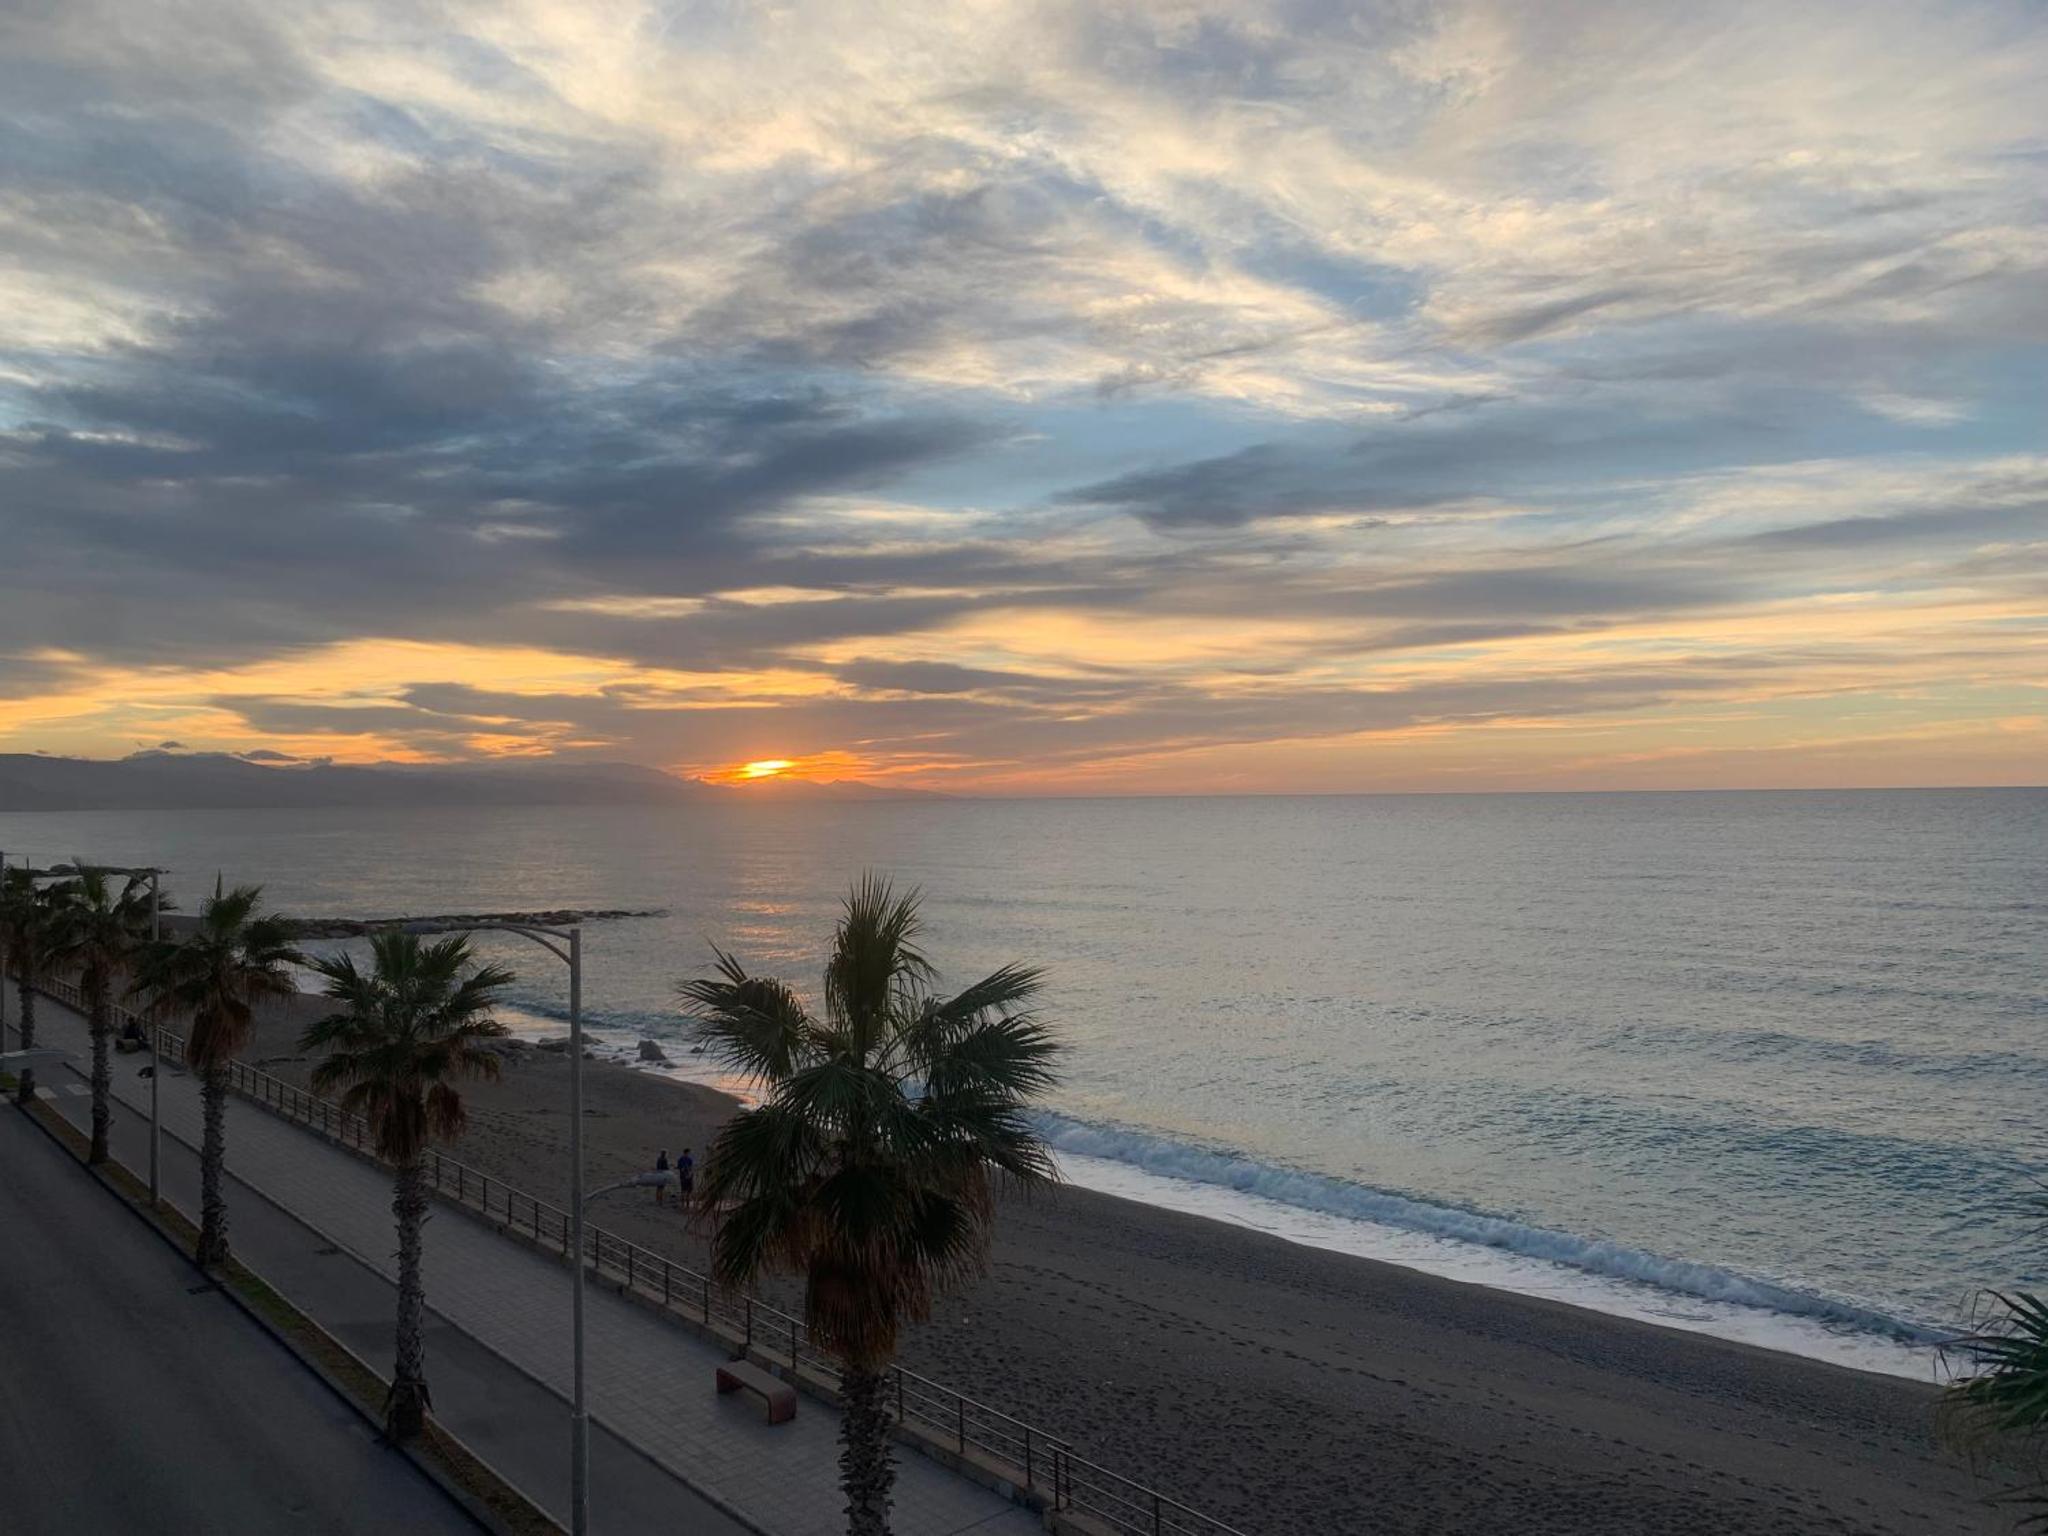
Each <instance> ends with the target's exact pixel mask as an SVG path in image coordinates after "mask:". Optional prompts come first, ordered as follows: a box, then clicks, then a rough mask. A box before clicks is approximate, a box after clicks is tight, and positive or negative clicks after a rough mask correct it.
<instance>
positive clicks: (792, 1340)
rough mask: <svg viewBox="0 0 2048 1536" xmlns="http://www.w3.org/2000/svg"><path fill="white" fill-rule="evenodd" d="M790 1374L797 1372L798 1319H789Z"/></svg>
mask: <svg viewBox="0 0 2048 1536" xmlns="http://www.w3.org/2000/svg"><path fill="white" fill-rule="evenodd" d="M789 1374H790V1375H792V1376H794V1375H795V1374H796V1319H795V1318H793V1317H792V1318H791V1319H790V1320H789Z"/></svg>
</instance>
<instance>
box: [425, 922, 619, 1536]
mask: <svg viewBox="0 0 2048 1536" xmlns="http://www.w3.org/2000/svg"><path fill="white" fill-rule="evenodd" d="M398 926H399V927H400V928H401V929H402V930H403V931H404V932H406V933H483V932H492V933H516V934H518V935H519V936H520V937H521V938H522V939H528V940H531V941H532V942H533V943H535V944H538V945H539V946H540V947H541V948H542V949H544V950H546V951H547V952H548V953H549V954H551V955H553V956H554V957H555V958H556V959H557V960H559V961H561V962H562V963H563V964H564V965H566V966H568V967H569V1226H570V1241H571V1242H572V1243H573V1244H574V1246H575V1249H576V1257H575V1260H574V1262H572V1263H571V1264H570V1265H569V1275H570V1286H571V1290H570V1296H571V1302H570V1307H571V1311H572V1315H573V1318H574V1321H573V1323H572V1327H573V1329H574V1331H575V1371H574V1377H573V1383H574V1392H573V1397H572V1399H571V1402H572V1406H571V1410H570V1416H569V1511H570V1524H569V1529H570V1532H571V1536H589V1531H590V1414H589V1411H588V1409H587V1407H586V1406H585V1403H584V1393H583V1207H584V1205H585V1204H586V1201H585V1199H584V1195H583V929H582V928H581V926H577V927H573V928H541V927H537V926H533V925H530V924H526V923H449V924H442V923H402V924H399V925H398ZM599 1193H600V1194H602V1193H604V1191H602V1190H600V1191H599Z"/></svg>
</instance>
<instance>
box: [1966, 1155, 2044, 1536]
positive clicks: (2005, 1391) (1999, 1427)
mask: <svg viewBox="0 0 2048 1536" xmlns="http://www.w3.org/2000/svg"><path fill="white" fill-rule="evenodd" d="M2030 1203H2031V1204H2032V1205H2033V1207H2034V1208H2035V1209H2036V1210H2037V1211H2039V1212H2040V1213H2041V1214H2043V1215H2048V1196H2040V1197H2036V1198H2034V1199H2033V1200H2032V1201H2031V1202H2030ZM1985 1299H1986V1300H1987V1301H1988V1302H1989V1303H1990V1307H1991V1313H1990V1316H1989V1317H1988V1319H1986V1320H1985V1321H1984V1322H1983V1325H1982V1326H1980V1327H1979V1328H1977V1330H1976V1331H1975V1332H1974V1333H1972V1334H1970V1335H1969V1336H1968V1337H1965V1338H1962V1339H1959V1340H1957V1341H1956V1342H1955V1343H1954V1344H1952V1345H1949V1346H1947V1348H1948V1349H1949V1350H1951V1351H1953V1352H1955V1353H1957V1354H1960V1355H1962V1356H1963V1357H1964V1358H1965V1359H1967V1360H1970V1361H1971V1362H1972V1363H1973V1364H1974V1365H1975V1366H1976V1367H1977V1373H1976V1374H1975V1375H1972V1376H1959V1377H1958V1379H1957V1380H1956V1381H1954V1382H1953V1383H1952V1384H1951V1385H1950V1386H1949V1388H1948V1390H1947V1391H1946V1392H1945V1393H1944V1394H1943V1395H1942V1402H1941V1413H1940V1427H1941V1431H1942V1438H1943V1439H1944V1440H1946V1441H1947V1442H1949V1444H1951V1445H1953V1446H1955V1447H1956V1448H1958V1449H1960V1450H1963V1451H1965V1452H1967V1453H1969V1454H1970V1455H1971V1456H1972V1457H1973V1458H1974V1457H1979V1456H1999V1455H2004V1456H2006V1457H2007V1458H2008V1459H2012V1460H2017V1461H2019V1462H2020V1463H2021V1464H2022V1465H2026V1466H2030V1467H2031V1468H2032V1469H2033V1471H2034V1473H2035V1474H2036V1476H2037V1478H2039V1476H2040V1474H2041V1472H2042V1470H2043V1462H2044V1460H2048V1298H2043V1297H2041V1296H2038V1295H2035V1294H2034V1293H2033V1292H2030V1291H2012V1292H2004V1291H1990V1292H1987V1293H1986V1297H1985ZM2001 1497H2002V1498H2003V1499H2005V1500H2007V1501H2009V1502H2012V1503H2016V1504H2019V1505H2022V1506H2027V1507H2030V1508H2031V1509H2032V1511H2033V1512H2032V1513H2031V1514H2029V1515H2027V1516H2026V1517H2025V1518H2024V1519H2022V1520H2021V1521H2020V1524H2021V1525H2022V1526H2023V1527H2025V1528H2027V1529H2030V1530H2043V1531H2048V1478H2044V1479H2041V1480H2039V1481H2037V1482H2036V1483H2035V1484H2034V1485H2033V1486H2031V1487H2022V1488H2020V1489H2019V1490H2017V1491H2016V1492H2013V1493H2010V1494H2005V1495H2002V1496H2001Z"/></svg>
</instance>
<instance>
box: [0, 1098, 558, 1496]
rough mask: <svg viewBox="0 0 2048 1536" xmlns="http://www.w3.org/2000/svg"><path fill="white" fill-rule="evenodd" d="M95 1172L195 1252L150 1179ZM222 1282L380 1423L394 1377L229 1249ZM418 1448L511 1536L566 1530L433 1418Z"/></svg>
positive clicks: (53, 1115) (57, 1132)
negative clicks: (155, 1201) (153, 1193)
mask: <svg viewBox="0 0 2048 1536" xmlns="http://www.w3.org/2000/svg"><path fill="white" fill-rule="evenodd" d="M28 1112H29V1113H30V1114H32V1115H34V1116H35V1117H36V1119H37V1120H38V1121H39V1122H40V1123H41V1124H42V1126H43V1128H44V1129H45V1130H47V1131H49V1133H50V1134H51V1135H52V1136H53V1137H55V1138H56V1140H57V1141H58V1142H60V1143H61V1144H62V1145H63V1146H64V1147H65V1148H66V1149H67V1150H69V1151H70V1152H71V1154H72V1155H73V1156H74V1157H76V1158H77V1159H78V1160H79V1161H80V1162H81V1163H82V1162H84V1161H85V1160H86V1158H87V1156H88V1155H89V1154H90V1152H91V1150H92V1141H91V1138H90V1137H88V1136H87V1135H86V1134H85V1132H83V1131H81V1130H79V1129H78V1127H76V1126H74V1125H73V1124H72V1123H71V1122H70V1121H69V1120H67V1119H65V1118H64V1116H63V1115H61V1114H59V1113H58V1112H57V1111H56V1110H54V1109H52V1108H51V1107H50V1106H49V1105H47V1104H45V1103H43V1102H41V1101H40V1100H38V1101H37V1102H36V1103H34V1104H32V1105H31V1106H29V1111H28ZM97 1171H98V1172H99V1174H100V1176H101V1177H102V1178H103V1179H104V1180H105V1181H106V1183H107V1184H108V1185H109V1186H110V1187H111V1188H112V1189H113V1190H114V1192H115V1193H116V1194H118V1195H119V1196H120V1197H121V1198H122V1199H124V1200H126V1201H127V1202H128V1203H129V1204H130V1205H132V1206H134V1207H135V1208H136V1209H137V1210H138V1211H140V1212H141V1213H142V1215H143V1216H144V1217H145V1218H147V1219H148V1220H150V1221H152V1222H154V1223H155V1224H156V1225H157V1226H158V1227H159V1228H160V1229H161V1230H162V1231H163V1232H164V1233H165V1234H166V1235H167V1236H169V1237H170V1238H171V1239H172V1240H173V1241H174V1242H176V1244H177V1245H178V1247H179V1248H180V1249H181V1250H182V1251H183V1252H184V1253H185V1254H186V1255H187V1256H188V1257H189V1256H190V1255H192V1254H193V1253H195V1252H197V1251H198V1247H199V1229H198V1228H197V1227H196V1226H194V1225H193V1224H192V1222H191V1221H190V1220H189V1219H188V1218H187V1217H186V1216H185V1214H184V1212H182V1211H180V1210H178V1209H177V1208H176V1207H174V1206H172V1205H170V1204H168V1203H165V1204H159V1205H157V1206H156V1207H155V1208H154V1209H152V1207H151V1204H150V1199H149V1186H148V1184H146V1183H145V1182H144V1181H143V1180H141V1179H139V1178H137V1177H136V1176H135V1175H134V1174H133V1173H131V1172H130V1171H129V1170H128V1169H127V1168H126V1167H124V1166H123V1165H122V1164H120V1163H118V1162H113V1161H108V1162H104V1163H101V1164H99V1165H98V1169H97ZM219 1279H220V1281H221V1283H222V1284H224V1285H226V1286H227V1287H229V1288H230V1289H232V1290H233V1292H234V1293H235V1295H236V1296H237V1297H238V1298H239V1299H240V1300H241V1301H242V1302H244V1303H245V1304H247V1306H248V1307H249V1308H250V1310H251V1311H254V1312H255V1313H257V1314H258V1315H259V1316H261V1317H262V1318H263V1319H264V1321H266V1322H268V1323H269V1324H270V1326H271V1327H272V1328H274V1329H276V1330H277V1332H278V1333H280V1334H281V1335H283V1336H284V1338H285V1340H286V1341H287V1342H288V1343H289V1344H290V1345H291V1347H292V1348H293V1349H294V1350H296V1351H297V1352H298V1353H299V1354H300V1355H301V1356H303V1357H305V1358H307V1359H309V1360H311V1361H312V1362H313V1363H314V1364H315V1365H317V1366H318V1367H319V1368H320V1370H322V1371H323V1372H325V1373H326V1375H327V1377H328V1379H329V1380H331V1381H333V1382H334V1383H335V1385H336V1386H337V1387H339V1388H340V1389H341V1390H342V1391H343V1392H345V1393H346V1394H347V1395H348V1396H349V1397H350V1398H351V1399H353V1400H354V1401H355V1403H356V1404H357V1406H358V1407H360V1408H361V1409H362V1410H363V1412H364V1413H365V1414H366V1415H367V1416H368V1417H369V1418H370V1420H371V1421H372V1422H373V1423H382V1422H383V1418H384V1399H385V1395H386V1394H387V1393H388V1392H389V1390H390V1383H389V1382H387V1381H386V1380H385V1379H384V1378H383V1377H382V1376H379V1375H378V1374H377V1373H376V1372H375V1371H373V1370H371V1369H370V1368H369V1367H368V1366H367V1365H365V1364H364V1363H363V1361H362V1360H361V1358H360V1357H358V1356H357V1355H356V1354H355V1352H354V1351H353V1350H351V1349H349V1347H348V1346H347V1345H345V1344H343V1343H342V1342H341V1341H340V1340H339V1339H337V1338H335V1337H334V1336H333V1335H332V1334H330V1333H329V1332H328V1331H327V1330H326V1329H324V1328H322V1327H321V1326H320V1325H319V1324H318V1323H317V1322H315V1321H314V1320H313V1319H312V1318H310V1317H308V1316H307V1315H306V1314H305V1313H303V1312H301V1311H300V1310H299V1309H298V1308H297V1307H295V1306H293V1305H292V1304H291V1302H290V1301H288V1300H286V1299H285V1297H284V1295H283V1293H282V1292H280V1291H278V1290H277V1289H276V1288H275V1287H274V1286H272V1285H271V1284H270V1283H269V1282H268V1281H266V1280H264V1279H263V1278H262V1277H260V1276H259V1275H257V1274H256V1273H255V1272H254V1271H253V1270H251V1269H249V1268H248V1266H246V1265H245V1264H243V1263H242V1262H241V1261H240V1260H239V1259H237V1258H235V1257H234V1256H233V1254H232V1253H231V1254H230V1255H229V1257H228V1262H227V1265H226V1266H225V1268H224V1270H223V1271H222V1272H221V1274H220V1275H219ZM412 1450H413V1451H414V1453H415V1454H417V1455H418V1456H419V1457H420V1458H421V1459H423V1460H425V1461H427V1462H429V1463H431V1464H432V1466H433V1468H434V1470H435V1471H437V1472H438V1473H439V1474H440V1475H441V1476H443V1477H445V1478H446V1479H447V1480H448V1481H449V1482H450V1483H452V1484H454V1485H455V1486H456V1487H457V1488H459V1489H461V1490H462V1492H463V1493H465V1494H467V1495H468V1496H469V1497H470V1498H472V1499H474V1500H475V1501H476V1502H477V1503H478V1504H480V1505H482V1506H483V1507H484V1508H485V1509H487V1510H488V1511H489V1512H490V1513H491V1515H492V1517H493V1518H494V1519H495V1520H496V1521H497V1522H498V1526H499V1528H500V1529H501V1530H503V1531H506V1532H508V1533H510V1536H561V1530H562V1528H561V1526H559V1525H557V1524H556V1523H555V1522H554V1521H553V1520H552V1519H550V1518H549V1517H548V1515H547V1513H546V1512H545V1511H543V1510H542V1509H541V1508H540V1507H539V1506H538V1505H536V1504H535V1503H534V1502H533V1501H532V1500H531V1499H529V1498H527V1497H526V1495H525V1494H523V1493H521V1492H520V1491H519V1490H518V1489H516V1488H514V1487H513V1486H512V1485H511V1484H509V1483H507V1482H506V1481H505V1480H504V1479H503V1478H501V1477H499V1476H498V1474H497V1473H495V1472H493V1471H492V1470H491V1469H490V1468H489V1467H488V1466H486V1465H485V1464H484V1463H483V1462H482V1461H480V1460H478V1459H477V1457H476V1456H475V1455H474V1454H473V1453H472V1452H471V1451H470V1449H469V1447H467V1446H466V1445H464V1444H463V1443H462V1442H461V1441H459V1440H457V1439H456V1438H455V1437H454V1436H452V1435H450V1434H449V1433H448V1432H447V1431H446V1430H444V1429H442V1428H441V1426H440V1425H438V1424H436V1423H435V1422H434V1421H433V1420H432V1419H431V1418H429V1419H428V1421H427V1427H426V1432H425V1433H424V1434H423V1435H422V1436H421V1437H420V1438H419V1440H417V1441H416V1442H415V1443H414V1444H413V1446H412Z"/></svg>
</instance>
